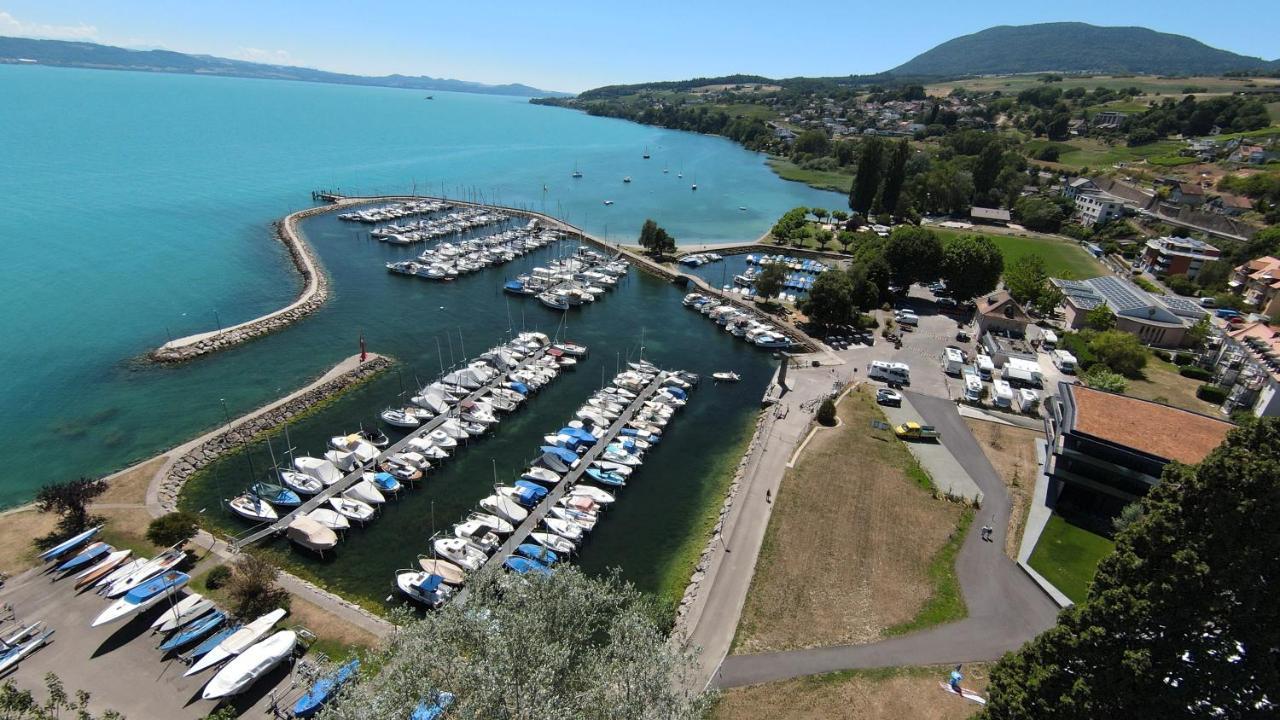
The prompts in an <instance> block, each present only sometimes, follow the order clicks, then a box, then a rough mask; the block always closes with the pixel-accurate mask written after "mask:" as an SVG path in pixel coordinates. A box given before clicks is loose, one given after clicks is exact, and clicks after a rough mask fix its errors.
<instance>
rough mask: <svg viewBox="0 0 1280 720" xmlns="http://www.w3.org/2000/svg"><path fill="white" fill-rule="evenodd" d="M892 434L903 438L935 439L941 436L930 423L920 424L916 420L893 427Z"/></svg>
mask: <svg viewBox="0 0 1280 720" xmlns="http://www.w3.org/2000/svg"><path fill="white" fill-rule="evenodd" d="M893 434H894V435H897V436H898V437H900V438H902V439H903V440H936V439H938V437H940V436H941V433H939V432H938V429H937V428H935V427H934V426H932V425H921V424H920V423H918V422H905V423H902V424H901V425H898V426H896V427H894V428H893Z"/></svg>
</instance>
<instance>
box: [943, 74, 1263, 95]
mask: <svg viewBox="0 0 1280 720" xmlns="http://www.w3.org/2000/svg"><path fill="white" fill-rule="evenodd" d="M1043 74H1044V73H1034V74H1029V75H1007V76H1002V77H982V78H966V79H963V80H950V81H947V82H942V83H934V84H932V85H926V86H925V91H926V92H928V93H929V94H930V95H946V94H947V93H949V92H951V90H952V89H953V88H957V87H962V88H965V89H968V90H974V91H977V92H991V91H992V90H1000V91H1001V92H1003V93H1004V94H1006V95H1008V94H1009V93H1011V92H1012V93H1018V92H1020V91H1022V90H1026V89H1027V88H1032V87H1039V86H1040V85H1042V84H1043V83H1041V82H1040V77H1041V75H1043ZM1250 84H1253V85H1255V86H1256V87H1280V80H1276V79H1274V78H1223V77H1187V78H1164V77H1156V76H1154V75H1134V76H1129V77H1114V76H1109V75H1096V76H1093V77H1084V76H1078V77H1064V78H1063V79H1062V82H1056V83H1052V85H1053V87H1056V88H1061V89H1063V90H1066V89H1067V88H1073V87H1082V88H1085V89H1088V90H1093V89H1094V88H1099V87H1104V88H1108V89H1110V90H1120V89H1122V88H1129V87H1137V88H1138V89H1139V90H1141V91H1142V92H1144V93H1146V94H1148V95H1155V94H1157V93H1159V94H1161V95H1173V96H1175V97H1176V96H1181V95H1182V90H1183V88H1186V87H1188V86H1192V85H1194V86H1196V87H1202V88H1204V89H1205V90H1206V91H1208V92H1209V93H1219V94H1220V93H1233V92H1239V91H1241V90H1246V89H1253V88H1250V87H1249V85H1250Z"/></svg>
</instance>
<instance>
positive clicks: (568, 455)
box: [540, 445, 578, 469]
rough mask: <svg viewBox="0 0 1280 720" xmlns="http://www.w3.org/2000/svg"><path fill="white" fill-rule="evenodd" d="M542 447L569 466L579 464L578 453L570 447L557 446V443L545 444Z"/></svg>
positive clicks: (544, 450)
mask: <svg viewBox="0 0 1280 720" xmlns="http://www.w3.org/2000/svg"><path fill="white" fill-rule="evenodd" d="M540 449H541V450H542V452H544V453H548V454H551V455H555V456H556V458H557V459H559V460H560V462H562V463H564V464H565V465H567V466H569V467H573V466H574V465H577V464H578V454H577V453H575V452H574V451H572V450H569V449H568V448H562V447H556V446H555V445H543V446H542V447H541V448H540ZM553 469H554V468H553Z"/></svg>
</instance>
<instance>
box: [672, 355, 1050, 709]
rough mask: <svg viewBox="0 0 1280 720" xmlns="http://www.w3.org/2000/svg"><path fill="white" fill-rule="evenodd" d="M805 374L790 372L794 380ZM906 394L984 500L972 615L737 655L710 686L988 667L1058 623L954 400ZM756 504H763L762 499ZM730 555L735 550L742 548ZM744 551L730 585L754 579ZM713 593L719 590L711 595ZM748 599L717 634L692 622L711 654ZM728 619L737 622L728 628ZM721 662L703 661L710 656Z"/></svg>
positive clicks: (971, 583) (959, 566) (967, 548)
mask: <svg viewBox="0 0 1280 720" xmlns="http://www.w3.org/2000/svg"><path fill="white" fill-rule="evenodd" d="M803 372H804V371H801V372H800V373H793V376H794V375H801V374H802V373H803ZM796 395H799V396H800V397H798V398H795V399H791V400H790V401H789V402H790V404H792V405H796V404H798V402H799V401H801V400H803V399H804V395H803V394H802V393H796ZM908 395H909V398H910V400H911V404H912V405H913V406H914V407H915V408H916V410H917V411H919V413H920V415H921V417H922V418H923V420H924V421H925V422H927V423H929V424H931V425H934V426H936V427H938V428H939V429H940V430H942V444H943V446H944V447H946V449H947V450H948V451H950V452H951V453H952V455H954V457H955V459H956V460H957V461H958V462H959V464H960V466H961V467H962V468H963V469H964V471H965V472H966V473H967V474H968V475H969V476H970V477H971V478H972V479H973V481H974V482H975V483H976V484H977V485H978V487H979V488H981V490H982V492H983V494H984V497H985V500H984V503H983V506H982V509H981V510H980V511H979V512H980V516H981V519H982V521H983V522H981V523H979V522H975V523H973V524H972V525H971V526H970V531H969V535H968V537H967V538H966V539H965V542H964V545H963V546H962V547H961V549H960V553H959V555H958V556H957V558H956V574H957V575H958V576H959V579H960V588H961V591H962V592H963V593H964V599H965V604H966V605H967V608H968V617H966V618H965V619H964V620H959V621H957V622H953V623H948V624H946V625H941V626H939V627H935V628H930V629H928V630H923V631H920V632H916V633H912V634H910V635H906V636H903V637H898V638H892V639H889V640H883V641H880V642H877V643H872V644H869V645H846V646H837V647H821V648H812V649H808V650H796V651H792V652H778V653H760V654H755V655H731V656H729V657H727V658H725V659H724V661H723V662H722V663H721V665H720V667H719V668H718V669H716V670H715V672H714V673H713V674H712V675H711V676H710V677H709V683H710V684H712V685H714V686H716V687H722V688H727V687H736V686H741V685H751V684H755V683H762V682H769V681H773V680H783V679H787V678H793V677H799V676H802V675H814V674H819V673H829V672H835V671H838V670H850V669H858V668H876V667H894V666H902V665H941V664H952V663H961V662H977V661H991V660H996V659H998V658H999V657H1000V656H1001V655H1003V654H1004V653H1006V652H1008V651H1010V650H1014V649H1016V648H1018V647H1019V646H1021V645H1022V644H1023V643H1025V642H1026V641H1028V640H1030V639H1031V638H1033V637H1035V636H1036V635H1037V634H1038V633H1039V632H1041V631H1043V630H1045V629H1046V628H1048V627H1050V626H1051V625H1053V623H1054V621H1055V619H1056V617H1057V612H1058V606H1057V605H1056V604H1055V603H1054V602H1053V601H1052V600H1051V599H1050V598H1049V596H1048V595H1046V594H1045V593H1044V591H1043V590H1041V589H1040V588H1039V586H1037V585H1036V584H1035V583H1034V582H1033V581H1032V580H1031V578H1030V577H1028V576H1027V574H1026V573H1024V572H1022V571H1021V570H1020V569H1019V568H1018V566H1017V565H1016V564H1015V563H1014V562H1013V561H1012V560H1010V559H1009V558H1008V557H1006V556H1005V554H1004V553H1003V552H1002V551H1001V548H1003V547H1004V540H1003V534H1004V533H1005V532H1006V531H1007V528H1008V524H1009V511H1010V501H1009V496H1008V494H1007V493H1006V492H1005V488H1004V483H1003V482H1002V481H1001V480H1000V478H999V476H997V475H996V473H995V470H994V469H993V468H992V467H991V463H990V462H989V461H988V460H987V458H986V456H985V455H984V454H983V452H982V448H981V447H979V446H978V443H977V441H976V440H974V438H973V434H972V433H970V432H969V429H968V427H967V426H966V425H965V424H964V420H963V418H961V417H960V415H959V413H958V412H957V411H956V407H955V404H954V403H953V402H951V401H949V400H946V399H944V398H936V397H931V396H927V395H921V394H918V393H908ZM797 414H800V413H797ZM762 464H763V463H762ZM776 464H777V461H776V460H775V462H774V463H772V464H770V465H769V469H771V470H773V471H774V472H776V474H773V473H770V475H771V477H770V476H766V477H765V478H763V483H764V484H765V486H766V487H770V488H772V489H773V491H774V492H775V493H776V492H777V484H778V482H779V481H780V480H781V470H780V469H775V468H773V465H776ZM754 481H755V479H754V478H751V479H749V480H748V487H749V488H750V486H751V483H752V482H754ZM749 492H752V493H753V495H760V494H763V493H762V489H761V488H750V489H749ZM755 501H756V502H757V504H760V503H761V502H762V499H761V498H759V497H756V498H755ZM761 510H762V513H761V514H763V515H764V516H765V517H764V518H763V520H760V519H757V523H758V524H759V525H761V527H759V528H755V531H754V532H753V533H752V534H751V535H752V536H751V538H749V539H750V540H755V539H756V538H755V536H756V535H758V536H759V539H760V540H762V539H763V532H764V528H763V526H765V525H767V521H768V518H767V513H768V510H767V508H764V507H763V506H762V508H761ZM983 524H987V525H990V526H991V527H993V528H994V529H995V542H990V543H988V542H984V541H983V540H982V539H981V537H980V533H978V532H977V530H978V528H979V527H980V526H981V525H983ZM735 535H736V533H735ZM737 539H738V538H737V537H734V538H733V540H737ZM732 544H733V542H732V541H731V545H732ZM733 549H734V550H737V549H738V547H736V546H735V547H734V548H733ZM743 550H745V551H746V553H749V556H748V557H744V558H743V561H745V562H743V561H739V560H738V558H737V557H734V558H733V561H734V562H742V564H743V565H745V566H746V567H745V568H744V569H743V570H741V571H740V572H739V573H738V575H742V574H745V575H746V577H745V579H744V578H742V577H733V576H731V577H730V578H729V580H730V581H735V580H736V581H737V583H738V584H739V585H741V584H743V583H746V584H749V583H750V579H751V577H750V576H751V575H752V574H753V573H752V570H753V568H754V563H755V557H756V555H757V553H758V552H759V542H758V541H756V542H755V543H754V549H752V548H751V547H750V546H747V547H744V548H743ZM733 589H736V588H730V589H727V590H725V591H724V592H722V593H721V595H724V596H728V595H730V592H729V590H733ZM715 590H716V588H715V587H714V586H713V590H712V594H713V595H714V594H715ZM745 597H746V591H745V589H742V590H741V597H733V598H728V600H726V599H724V598H721V599H720V603H719V607H717V608H716V610H717V614H722V617H721V618H716V617H711V618H708V619H710V620H711V622H710V623H709V624H711V625H717V624H718V625H721V626H724V625H728V626H730V627H727V628H724V627H720V628H712V629H708V630H705V631H703V632H701V633H699V630H700V629H701V628H700V627H698V626H695V627H694V632H693V634H692V636H691V637H692V639H694V640H703V641H704V642H705V641H715V644H714V646H706V645H704V647H707V649H708V650H709V651H710V652H712V653H717V652H721V653H722V652H727V650H728V646H729V642H731V641H732V638H733V632H734V628H736V625H737V618H738V615H739V614H740V613H741V610H742V603H743V601H745ZM734 600H736V605H730V601H734ZM704 618H705V614H704ZM725 618H728V619H730V620H731V622H725ZM717 620H719V622H718V623H717V622H716V621H717ZM720 656H721V655H719V654H713V655H709V656H708V655H704V657H709V658H714V657H720Z"/></svg>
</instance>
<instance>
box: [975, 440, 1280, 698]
mask: <svg viewBox="0 0 1280 720" xmlns="http://www.w3.org/2000/svg"><path fill="white" fill-rule="evenodd" d="M1142 507H1143V513H1142V516H1141V517H1139V518H1137V519H1135V520H1134V521H1133V522H1132V523H1131V524H1130V525H1129V527H1127V528H1126V529H1125V530H1123V531H1121V532H1120V533H1119V534H1118V535H1117V536H1116V547H1115V551H1114V552H1112V553H1111V554H1110V555H1109V556H1107V557H1106V558H1104V559H1103V560H1102V562H1101V563H1100V564H1099V565H1098V571H1097V574H1096V575H1095V576H1094V579H1093V584H1092V585H1091V587H1090V588H1089V594H1088V597H1087V598H1086V599H1085V600H1084V602H1081V603H1078V604H1076V605H1074V606H1071V607H1069V608H1067V609H1065V610H1063V611H1062V612H1061V613H1060V614H1059V615H1058V622H1057V625H1055V626H1054V627H1052V628H1050V629H1049V630H1047V631H1045V632H1043V633H1041V634H1040V635H1039V636H1038V637H1037V638H1036V639H1034V640H1032V641H1031V642H1030V643H1027V644H1026V645H1024V646H1023V647H1022V648H1021V649H1019V650H1017V651H1014V652H1013V653H1010V654H1008V655H1006V656H1005V657H1004V658H1003V659H1002V660H1001V661H1000V663H999V664H998V665H996V667H995V668H994V669H993V670H992V673H991V684H990V686H989V688H988V689H989V691H990V697H989V701H988V704H987V707H986V710H985V711H984V715H983V717H985V718H987V719H988V720H1032V719H1033V718H1034V719H1035V720H1066V719H1067V718H1081V717H1090V718H1125V717H1132V718H1137V717H1144V718H1146V717H1149V718H1175V719H1180V718H1188V719H1189V718H1203V717H1222V718H1264V717H1270V716H1272V715H1273V714H1274V711H1275V705H1274V703H1275V698H1276V690H1277V679H1276V664H1275V663H1276V658H1275V652H1276V651H1275V649H1276V648H1277V647H1280V604H1277V603H1276V602H1275V598H1276V594H1277V592H1280V583H1278V582H1277V579H1278V578H1280V574H1278V573H1280V551H1278V548H1280V420H1277V419H1276V418H1262V419H1261V420H1258V421H1256V422H1250V423H1248V424H1246V425H1244V426H1242V427H1239V428H1236V429H1235V430H1232V431H1231V432H1230V433H1228V434H1227V437H1226V440H1225V442H1223V444H1222V445H1220V446H1219V447H1218V448H1217V449H1215V450H1213V451H1212V452H1211V453H1209V455H1208V456H1207V457H1206V458H1205V459H1204V460H1203V461H1201V462H1200V463H1199V464H1198V465H1183V464H1180V463H1170V464H1169V465H1167V466H1165V469H1164V474H1163V476H1162V478H1161V481H1160V483H1159V484H1157V485H1156V486H1155V487H1154V488H1152V490H1151V491H1150V492H1149V493H1147V495H1146V497H1145V498H1143V499H1142Z"/></svg>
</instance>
